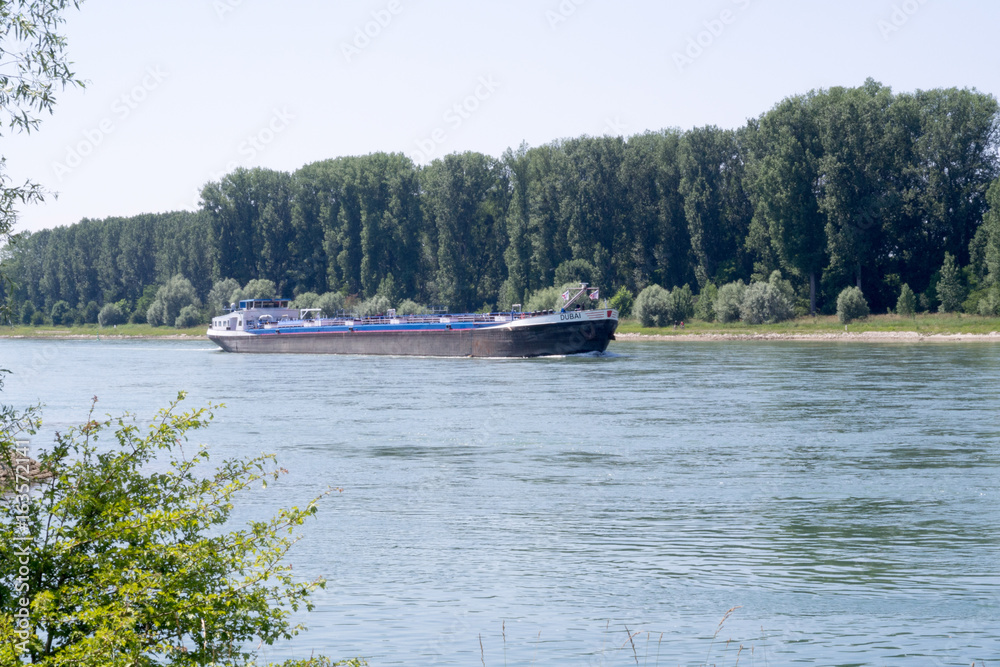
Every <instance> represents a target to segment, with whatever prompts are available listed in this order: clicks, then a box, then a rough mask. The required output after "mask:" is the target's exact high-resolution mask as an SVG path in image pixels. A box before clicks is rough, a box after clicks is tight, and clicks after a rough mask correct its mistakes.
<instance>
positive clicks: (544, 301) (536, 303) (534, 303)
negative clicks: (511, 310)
mask: <svg viewBox="0 0 1000 667" xmlns="http://www.w3.org/2000/svg"><path fill="white" fill-rule="evenodd" d="M562 293H563V290H561V289H559V288H558V287H545V288H543V289H540V290H538V291H537V292H535V293H534V294H532V295H531V296H530V297H528V303H526V304H524V310H525V311H527V312H532V311H536V310H559V309H560V308H562V297H561V296H560V295H561V294H562Z"/></svg>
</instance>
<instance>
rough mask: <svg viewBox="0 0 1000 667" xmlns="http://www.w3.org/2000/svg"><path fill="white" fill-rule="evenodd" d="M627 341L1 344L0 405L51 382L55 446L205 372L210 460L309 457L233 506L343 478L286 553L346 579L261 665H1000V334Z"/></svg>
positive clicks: (274, 503) (34, 394)
mask: <svg viewBox="0 0 1000 667" xmlns="http://www.w3.org/2000/svg"><path fill="white" fill-rule="evenodd" d="M611 350H612V352H613V353H614V354H613V355H612V356H610V357H603V358H593V357H589V358H588V357H572V358H564V359H539V360H474V359H410V358H373V357H368V358H366V357H323V356H299V355H288V356H280V357H265V356H243V355H229V354H225V353H221V352H218V351H216V350H215V349H214V348H213V347H212V346H210V345H209V344H207V343H203V342H177V341H96V340H88V341H72V342H45V341H25V340H0V367H6V368H9V369H11V370H12V371H13V372H14V374H13V375H11V376H9V377H8V380H7V385H6V387H5V389H4V391H3V394H2V396H0V399H2V401H3V402H4V403H8V404H15V405H24V404H27V403H30V402H33V401H41V402H43V403H45V405H46V407H45V412H44V414H45V419H46V428H45V431H44V432H43V433H41V434H39V436H37V437H36V439H35V442H37V443H38V444H39V445H41V444H43V443H44V442H47V441H49V440H50V439H51V436H52V433H53V432H54V431H55V430H60V429H65V428H66V427H67V426H69V425H71V424H75V423H79V422H81V421H83V420H84V418H85V416H86V410H87V408H88V405H89V401H90V397H91V396H93V395H95V394H96V395H97V396H98V398H99V403H98V408H99V410H100V411H101V412H102V413H103V412H110V413H112V414H117V413H120V412H122V411H125V410H128V411H131V412H133V413H136V414H137V415H138V416H139V417H140V418H142V419H148V418H149V417H150V416H152V415H153V414H154V413H155V411H156V410H157V409H159V408H161V407H163V406H165V404H166V403H167V401H169V400H170V399H171V398H173V397H174V396H175V395H176V393H177V391H178V390H181V389H184V390H188V391H189V392H190V396H189V399H188V404H189V405H190V406H191V407H195V406H200V405H203V404H204V403H206V402H208V401H212V402H222V403H225V404H226V406H227V407H226V408H225V409H224V410H221V411H220V412H219V413H218V417H217V419H216V421H215V423H214V425H213V426H212V427H211V428H210V429H209V430H208V431H205V432H202V433H201V434H199V435H200V438H199V439H200V440H202V441H205V442H207V443H209V445H210V449H211V450H212V452H213V458H214V460H217V461H218V460H221V459H222V458H223V457H230V456H234V455H239V454H251V453H257V452H260V451H262V450H263V451H273V452H276V453H277V454H278V456H279V462H280V463H281V464H282V465H283V466H284V467H286V468H288V469H289V470H290V471H291V473H290V474H289V475H288V476H287V477H285V478H284V481H283V482H281V483H280V484H278V485H272V486H271V487H269V488H268V490H267V491H262V492H260V493H254V494H251V495H250V496H248V497H247V498H246V503H245V505H244V506H243V507H241V508H240V511H241V517H242V518H245V517H247V516H257V515H260V514H263V513H267V512H269V511H273V510H274V509H275V508H277V507H279V506H281V505H288V504H295V503H301V502H304V501H305V500H306V499H308V498H309V497H311V496H312V495H315V494H316V493H317V492H319V491H320V490H322V489H323V488H325V487H326V486H328V485H334V486H337V487H342V488H343V492H342V493H337V494H334V496H332V497H330V498H329V499H327V500H326V501H324V503H323V505H322V511H321V513H320V515H319V517H318V518H317V519H316V520H315V521H313V522H311V523H309V524H307V526H306V528H305V531H304V532H305V539H304V540H303V541H302V542H301V543H300V544H299V545H298V547H297V548H296V551H295V552H294V556H293V561H294V563H295V567H296V571H297V572H298V573H299V574H300V575H301V576H303V577H309V578H311V577H314V576H317V575H323V576H325V577H326V578H327V579H328V581H329V583H328V586H327V589H326V590H325V591H321V592H320V593H319V595H318V596H317V598H316V602H317V608H316V610H315V611H314V612H313V613H312V614H309V615H308V616H305V617H304V620H305V621H306V623H307V624H308V625H309V628H310V630H309V631H308V632H307V633H305V634H303V635H301V636H300V637H299V638H297V639H296V640H295V642H294V643H293V644H292V645H291V646H290V647H283V648H281V649H280V650H278V649H271V650H270V652H269V653H268V654H267V657H269V658H270V659H274V660H277V659H279V658H284V657H292V656H296V657H302V656H307V655H309V654H310V652H312V651H316V652H317V653H324V654H326V655H329V656H331V657H350V656H356V655H363V656H365V657H367V658H368V660H369V661H370V662H371V664H372V665H401V664H406V665H472V664H483V663H485V664H486V665H490V666H492V665H503V664H507V665H515V664H516V665H524V664H540V665H556V664H560V665H585V664H590V665H628V664H636V662H638V663H639V664H642V665H655V664H659V665H677V664H684V665H696V664H702V663H705V662H709V663H719V664H734V663H735V662H736V660H737V652H738V650H739V647H740V645H742V646H743V653H742V654H741V655H740V657H739V659H740V660H741V661H742V662H741V664H768V665H780V664H790V663H804V664H844V665H846V664H864V665H897V664H914V665H922V664H942V665H969V664H971V663H972V662H973V661H976V662H977V663H978V662H979V661H985V663H986V664H987V665H989V664H996V662H997V661H998V660H1000V346H996V345H991V344H950V345H907V344H900V345H877V344H862V345H853V344H818V343H817V344H809V343H801V344H800V343H774V344H769V343H761V342H754V343H615V344H613V345H612V348H611ZM733 607H739V608H738V609H736V610H735V611H733V612H732V614H731V615H730V616H729V617H728V618H727V619H726V620H725V622H724V624H723V625H722V628H721V630H719V624H720V621H722V620H723V617H724V616H725V614H726V612H727V611H728V610H730V609H731V608H733ZM626 627H627V628H628V631H629V632H631V633H638V634H634V636H633V639H632V643H630V642H629V635H628V633H627V632H626ZM717 630H718V633H717V636H716V637H715V638H714V640H713V635H716V632H717ZM730 639H731V640H732V642H731V643H728V644H727V640H730ZM633 643H634V649H633V645H632V644H633ZM633 651H634V652H633Z"/></svg>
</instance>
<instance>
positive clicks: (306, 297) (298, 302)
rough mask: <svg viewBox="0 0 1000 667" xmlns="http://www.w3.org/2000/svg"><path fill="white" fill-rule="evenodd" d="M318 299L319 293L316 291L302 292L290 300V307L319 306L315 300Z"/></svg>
mask: <svg viewBox="0 0 1000 667" xmlns="http://www.w3.org/2000/svg"><path fill="white" fill-rule="evenodd" d="M317 301H319V294H316V292H303V293H302V294H300V295H298V296H297V297H295V299H293V300H292V303H291V306H292V308H298V309H300V310H301V309H302V308H319V306H317V305H316V302H317Z"/></svg>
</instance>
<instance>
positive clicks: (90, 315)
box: [77, 301, 101, 324]
mask: <svg viewBox="0 0 1000 667" xmlns="http://www.w3.org/2000/svg"><path fill="white" fill-rule="evenodd" d="M77 310H79V311H80V314H81V315H82V316H83V321H84V322H85V323H87V324H97V316H98V314H99V313H100V312H101V307H100V306H98V305H97V302H96V301H88V302H87V304H86V305H85V306H82V307H81V308H78V309H77Z"/></svg>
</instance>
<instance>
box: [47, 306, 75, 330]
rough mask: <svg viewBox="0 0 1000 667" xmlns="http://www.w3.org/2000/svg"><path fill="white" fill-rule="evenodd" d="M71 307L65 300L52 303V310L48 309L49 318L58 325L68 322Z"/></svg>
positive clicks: (71, 313)
mask: <svg viewBox="0 0 1000 667" xmlns="http://www.w3.org/2000/svg"><path fill="white" fill-rule="evenodd" d="M72 315H73V309H72V308H70V305H69V304H68V303H66V302H65V301H62V300H59V301H56V302H55V303H54V304H52V310H50V311H49V318H51V319H52V324H53V325H55V326H59V325H61V324H70V323H71V321H72Z"/></svg>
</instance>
